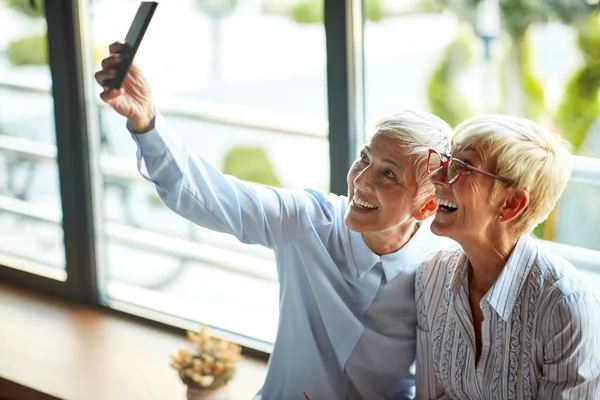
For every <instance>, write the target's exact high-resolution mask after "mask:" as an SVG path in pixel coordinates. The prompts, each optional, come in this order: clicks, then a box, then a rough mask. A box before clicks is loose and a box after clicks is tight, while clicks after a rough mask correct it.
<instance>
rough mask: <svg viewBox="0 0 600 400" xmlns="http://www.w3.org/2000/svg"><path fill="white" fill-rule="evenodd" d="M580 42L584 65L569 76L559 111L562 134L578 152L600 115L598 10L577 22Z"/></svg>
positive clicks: (558, 121) (558, 118)
mask: <svg viewBox="0 0 600 400" xmlns="http://www.w3.org/2000/svg"><path fill="white" fill-rule="evenodd" d="M577 31H578V40H577V45H578V46H579V49H580V50H581V53H582V55H583V65H582V66H581V67H580V68H579V69H577V70H576V71H575V73H574V74H573V76H572V77H571V78H570V79H569V81H568V83H567V86H566V88H565V92H564V94H563V99H562V101H561V103H560V106H559V108H558V111H557V113H556V123H557V125H558V126H559V127H560V129H561V132H562V135H563V137H564V138H565V139H566V140H568V141H569V142H570V143H571V144H572V145H573V150H574V152H577V151H578V150H579V148H580V147H581V144H582V143H583V141H584V139H585V136H586V135H587V134H588V132H589V131H590V128H591V127H592V124H593V123H594V121H595V120H596V119H597V118H598V116H600V103H599V101H598V95H599V91H600V15H599V14H597V13H595V14H592V15H590V18H589V19H588V20H587V21H586V22H585V23H582V24H580V25H578V26H577Z"/></svg>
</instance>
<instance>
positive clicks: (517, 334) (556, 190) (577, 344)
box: [416, 115, 600, 400]
mask: <svg viewBox="0 0 600 400" xmlns="http://www.w3.org/2000/svg"><path fill="white" fill-rule="evenodd" d="M451 148H452V155H446V154H442V153H440V152H438V151H436V150H430V154H429V160H428V170H429V173H430V178H431V180H432V182H433V183H434V185H435V189H436V197H437V202H438V204H439V210H438V212H437V214H436V217H435V219H434V221H433V223H432V225H431V230H432V232H434V233H435V234H437V235H441V236H447V237H450V238H452V239H454V240H455V241H456V242H458V243H459V244H460V247H457V248H455V249H451V250H444V251H441V252H438V253H436V254H435V255H434V256H433V257H432V258H431V259H429V260H428V261H426V262H425V263H423V265H422V266H421V267H420V269H419V271H418V272H417V277H416V299H417V325H418V329H417V374H416V384H417V398H418V399H445V398H452V399H470V400H474V399H482V400H483V399H536V398H539V399H600V333H599V332H600V313H599V310H600V302H599V301H598V299H597V298H596V297H595V296H594V294H593V293H592V292H591V291H590V289H588V288H587V287H586V285H585V284H584V282H583V280H582V278H581V277H580V276H579V274H578V272H577V271H576V270H575V268H574V267H573V266H572V265H571V264H569V263H568V262H566V261H565V260H563V259H561V258H559V257H558V256H556V255H554V254H551V253H549V252H548V251H545V250H543V249H541V248H539V247H538V245H537V244H536V241H535V239H533V238H532V237H531V235H530V233H531V231H532V230H533V228H534V227H535V226H536V225H538V224H539V223H540V222H542V221H544V220H545V219H546V218H547V216H548V215H549V213H550V211H551V210H552V208H553V207H554V205H555V203H556V201H557V200H558V198H559V197H560V195H561V193H562V191H563V189H564V187H565V185H566V183H567V181H568V179H569V176H570V173H571V170H572V167H571V155H570V153H569V150H568V145H567V143H566V142H565V141H564V140H562V139H561V138H560V137H559V136H558V135H554V134H551V133H548V132H546V131H545V130H543V129H542V128H541V127H539V126H538V125H537V124H535V123H533V122H531V121H528V120H525V119H522V118H514V117H509V116H499V115H490V116H479V117H474V118H471V119H469V120H467V121H465V122H463V123H462V124H460V125H459V126H458V127H457V128H456V129H455V132H454V135H453V137H452V141H451Z"/></svg>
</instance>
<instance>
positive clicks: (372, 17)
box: [290, 0, 385, 24]
mask: <svg viewBox="0 0 600 400" xmlns="http://www.w3.org/2000/svg"><path fill="white" fill-rule="evenodd" d="M323 1H324V0H300V1H298V2H296V3H295V4H294V5H293V6H292V8H291V9H290V17H291V18H292V19H293V20H294V21H296V22H297V23H299V24H322V23H323V8H324V4H323ZM364 12H365V18H366V19H367V21H372V22H377V21H381V20H382V19H383V18H385V10H384V8H383V6H382V4H381V0H364Z"/></svg>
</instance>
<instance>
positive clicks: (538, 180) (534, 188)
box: [451, 115, 573, 236]
mask: <svg viewBox="0 0 600 400" xmlns="http://www.w3.org/2000/svg"><path fill="white" fill-rule="evenodd" d="M451 147H452V149H453V150H460V149H462V150H466V149H470V150H473V151H475V152H476V153H477V154H478V155H479V156H480V157H481V159H482V160H488V159H489V160H493V161H495V163H496V170H495V171H492V172H493V173H495V174H497V175H500V176H503V177H505V178H508V179H510V180H511V181H512V184H511V185H510V186H511V187H514V188H517V189H523V190H526V191H527V192H528V193H529V205H528V206H527V208H526V209H525V210H524V212H522V213H521V214H520V215H519V216H518V217H517V218H516V219H515V220H514V225H513V226H512V233H513V234H515V235H518V236H520V235H523V234H527V233H530V232H531V231H533V229H534V228H535V227H536V226H537V225H538V224H539V223H541V222H542V221H544V220H545V219H546V218H547V217H548V215H549V214H550V212H551V211H552V209H553V208H554V205H555V204H556V202H557V201H558V199H559V197H560V195H561V194H562V192H563V190H564V188H565V186H566V185H567V182H568V180H569V177H570V176H571V171H572V170H573V167H572V157H571V153H570V149H571V146H570V145H569V143H568V142H567V141H565V140H563V139H562V138H561V137H560V135H557V134H553V133H550V132H548V131H547V130H545V129H543V128H542V127H541V126H539V125H538V124H536V123H535V122H533V121H530V120H527V119H525V118H518V117H511V116H507V115H482V116H477V117H473V118H469V119H467V120H466V121H464V122H462V123H461V124H459V125H458V126H457V127H456V128H455V130H454V134H453V136H452V139H451ZM505 187H506V184H505V183H503V182H500V181H497V180H496V181H495V182H494V187H493V189H492V196H491V200H492V201H493V199H494V198H495V196H496V195H497V193H498V191H499V190H500V189H501V188H505Z"/></svg>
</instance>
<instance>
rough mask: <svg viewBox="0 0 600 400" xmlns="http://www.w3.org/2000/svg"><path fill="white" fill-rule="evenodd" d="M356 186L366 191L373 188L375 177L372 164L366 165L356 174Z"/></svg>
mask: <svg viewBox="0 0 600 400" xmlns="http://www.w3.org/2000/svg"><path fill="white" fill-rule="evenodd" d="M354 187H356V188H357V189H360V190H362V191H365V192H368V191H370V190H371V189H372V187H373V179H372V172H371V166H370V165H368V166H366V167H365V168H364V169H363V170H362V171H360V172H359V173H358V174H356V177H355V178H354Z"/></svg>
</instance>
